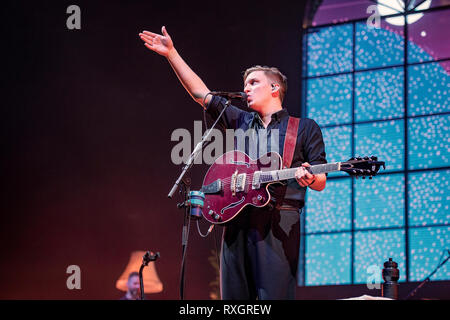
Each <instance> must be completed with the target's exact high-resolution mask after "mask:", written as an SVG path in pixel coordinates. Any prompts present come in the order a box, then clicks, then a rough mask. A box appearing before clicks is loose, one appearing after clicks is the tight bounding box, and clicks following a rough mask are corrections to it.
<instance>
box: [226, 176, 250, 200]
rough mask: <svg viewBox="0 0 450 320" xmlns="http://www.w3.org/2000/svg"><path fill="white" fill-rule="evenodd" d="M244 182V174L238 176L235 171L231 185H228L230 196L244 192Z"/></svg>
mask: <svg viewBox="0 0 450 320" xmlns="http://www.w3.org/2000/svg"><path fill="white" fill-rule="evenodd" d="M246 180H247V174H246V173H241V174H238V173H237V170H236V172H235V173H233V175H232V176H231V184H230V189H231V194H232V195H233V196H235V195H236V192H243V191H245V182H246Z"/></svg>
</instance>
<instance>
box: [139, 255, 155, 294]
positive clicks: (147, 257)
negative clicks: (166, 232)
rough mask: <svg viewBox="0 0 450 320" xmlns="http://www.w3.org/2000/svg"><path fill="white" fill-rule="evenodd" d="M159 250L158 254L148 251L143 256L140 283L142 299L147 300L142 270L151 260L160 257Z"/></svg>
mask: <svg viewBox="0 0 450 320" xmlns="http://www.w3.org/2000/svg"><path fill="white" fill-rule="evenodd" d="M159 256H160V255H159V252H157V253H156V254H150V252H149V251H147V252H146V253H145V254H144V256H143V257H142V265H141V267H140V268H139V285H140V290H141V300H145V296H144V280H143V278H142V271H143V270H144V267H146V266H148V263H149V262H150V261H156V259H158V258H159Z"/></svg>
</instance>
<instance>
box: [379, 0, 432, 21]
mask: <svg viewBox="0 0 450 320" xmlns="http://www.w3.org/2000/svg"><path fill="white" fill-rule="evenodd" d="M414 3H415V1H410V4H409V8H408V9H409V10H411V9H412V8H414ZM430 5H431V0H425V1H424V2H422V3H421V4H420V5H418V6H417V8H415V9H414V10H415V11H416V10H426V9H428V8H429V7H430ZM377 9H378V12H379V13H380V15H381V16H388V15H391V14H397V13H404V12H405V0H395V1H392V0H378V4H377ZM422 17H423V13H413V14H409V15H408V16H407V17H406V21H407V23H408V24H412V23H414V22H416V21H417V20H419V19H420V18H422ZM386 22H387V23H390V24H392V25H395V26H403V25H404V24H405V18H404V17H393V18H386Z"/></svg>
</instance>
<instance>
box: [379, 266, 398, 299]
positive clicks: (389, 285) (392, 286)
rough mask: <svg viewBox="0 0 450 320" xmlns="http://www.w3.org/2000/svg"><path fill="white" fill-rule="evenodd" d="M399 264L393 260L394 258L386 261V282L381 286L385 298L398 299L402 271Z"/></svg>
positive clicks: (384, 275)
mask: <svg viewBox="0 0 450 320" xmlns="http://www.w3.org/2000/svg"><path fill="white" fill-rule="evenodd" d="M397 266H398V265H397V263H396V262H395V261H392V258H389V261H386V262H385V263H384V269H383V280H384V283H383V286H382V287H381V296H383V297H385V298H391V299H398V279H399V278H400V272H399V270H398V268H397Z"/></svg>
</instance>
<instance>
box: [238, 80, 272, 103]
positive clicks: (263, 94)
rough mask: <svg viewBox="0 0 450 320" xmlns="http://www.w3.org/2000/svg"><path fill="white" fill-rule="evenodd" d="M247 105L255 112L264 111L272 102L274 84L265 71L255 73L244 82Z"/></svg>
mask: <svg viewBox="0 0 450 320" xmlns="http://www.w3.org/2000/svg"><path fill="white" fill-rule="evenodd" d="M244 92H245V93H246V94H247V96H248V97H247V104H248V106H249V107H250V108H252V109H253V110H255V111H263V110H264V108H265V107H267V106H269V105H270V103H271V100H272V82H271V81H270V79H269V78H268V77H267V76H266V75H265V73H264V71H253V72H252V73H250V74H249V75H248V76H247V79H245V82H244Z"/></svg>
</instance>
